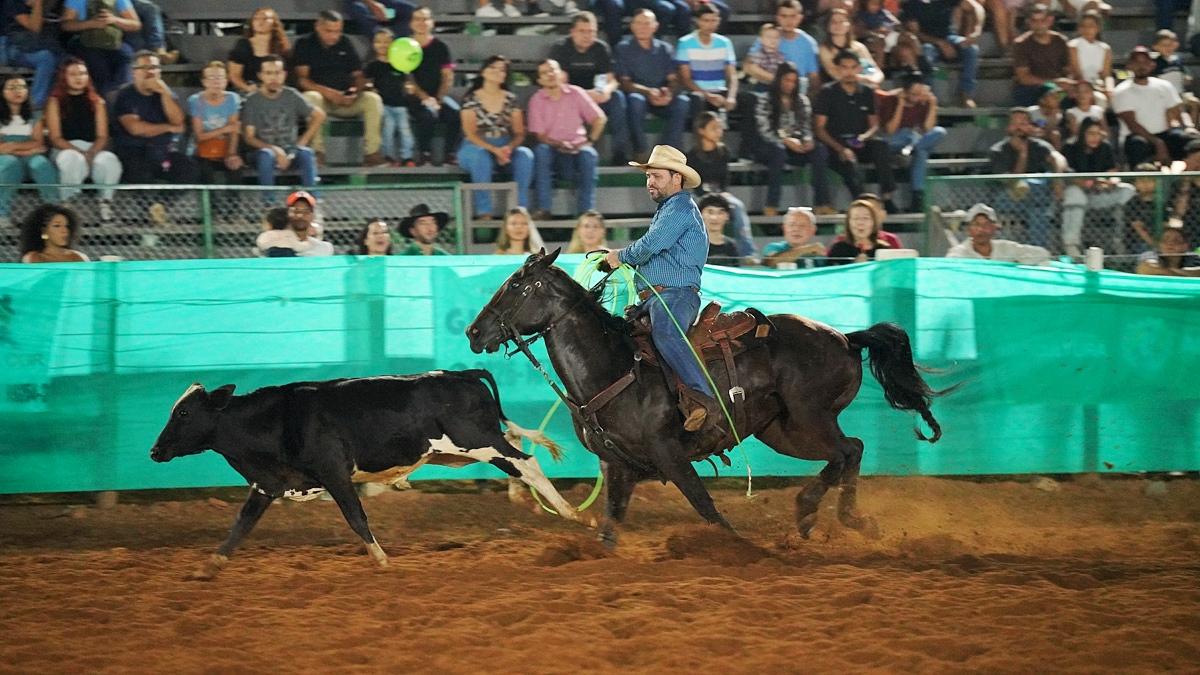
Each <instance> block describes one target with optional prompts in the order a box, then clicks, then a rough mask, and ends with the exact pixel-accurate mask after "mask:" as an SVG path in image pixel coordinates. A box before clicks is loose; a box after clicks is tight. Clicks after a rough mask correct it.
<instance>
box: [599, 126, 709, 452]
mask: <svg viewBox="0 0 1200 675" xmlns="http://www.w3.org/2000/svg"><path fill="white" fill-rule="evenodd" d="M629 166H636V167H637V168H639V169H641V170H642V171H645V172H646V191H647V192H649V193H650V198H651V199H653V200H654V201H656V202H658V209H657V210H655V212H654V219H653V220H651V221H650V229H649V230H648V231H647V232H646V234H644V235H642V237H641V238H640V239H638V240H637V241H635V242H633V243H632V244H630V245H629V246H627V247H625V248H623V249H620V250H616V251H609V252H608V254H607V255H605V257H604V260H605V262H606V263H608V265H609V266H610V267H612V268H616V267H618V266H620V265H621V263H625V264H628V265H631V266H632V267H635V268H637V271H638V273H639V276H638V278H637V285H638V289H639V290H640V291H641V292H640V293H639V294H638V295H639V297H641V299H642V304H643V305H644V306H645V307H646V309H647V310H648V311H649V313H650V326H651V331H652V337H653V339H654V346H655V347H656V348H657V349H658V352H659V354H660V355H661V356H662V358H663V360H664V361H665V362H666V363H667V365H668V366H670V368H671V369H672V370H673V371H675V373H676V374H677V375H679V379H680V380H682V381H683V383H684V385H686V386H687V390H686V391H685V392H683V393H684V396H685V399H687V402H688V403H689V404H690V405H689V407H688V409H689V412H688V416H687V419H686V420H685V422H684V429H686V430H688V431H696V430H697V429H699V428H700V427H701V426H703V425H704V422H705V420H706V419H707V418H708V417H709V416H712V417H716V413H717V412H719V411H720V405H719V404H718V403H717V401H716V400H715V399H714V398H713V393H712V389H711V388H710V387H709V386H708V381H707V380H706V379H705V377H704V370H703V368H702V367H701V365H700V364H699V363H698V362H697V360H696V356H695V355H694V354H693V353H692V350H691V348H690V347H689V346H688V342H687V338H685V337H684V336H683V335H680V333H679V330H678V329H676V328H675V323H674V322H672V321H671V317H672V316H674V317H675V321H677V322H678V323H679V325H680V326H683V327H684V329H686V328H687V327H688V326H691V325H692V323H693V322H695V320H696V315H697V314H698V313H699V311H700V274H701V272H702V271H703V270H704V261H705V259H706V258H707V257H708V233H707V232H706V231H705V229H704V220H703V219H702V218H701V217H700V209H698V208H696V202H694V201H692V195H691V192H689V190H691V189H693V188H695V187H697V186H699V185H700V182H701V181H700V174H699V173H697V172H696V170H695V169H693V168H692V167H690V166H688V165H687V158H686V157H685V156H684V154H683V153H682V152H680V151H679V150H676V149H675V148H673V147H671V146H669V145H658V146H655V147H654V150H653V151H652V152H651V153H650V158H649V159H648V160H647V161H646V163H645V164H640V163H638V162H630V163H629ZM650 286H653V290H651V288H650ZM655 291H657V292H655ZM660 297H661V299H660ZM664 303H666V307H664V306H663V304H664ZM668 310H669V312H670V314H668Z"/></svg>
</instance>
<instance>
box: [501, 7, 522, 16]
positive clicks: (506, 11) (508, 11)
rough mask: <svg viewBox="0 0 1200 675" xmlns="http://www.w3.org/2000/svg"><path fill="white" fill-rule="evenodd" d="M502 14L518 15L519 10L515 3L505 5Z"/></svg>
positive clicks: (519, 13)
mask: <svg viewBox="0 0 1200 675" xmlns="http://www.w3.org/2000/svg"><path fill="white" fill-rule="evenodd" d="M504 16H511V17H518V16H521V10H519V9H517V6H516V5H505V6H504Z"/></svg>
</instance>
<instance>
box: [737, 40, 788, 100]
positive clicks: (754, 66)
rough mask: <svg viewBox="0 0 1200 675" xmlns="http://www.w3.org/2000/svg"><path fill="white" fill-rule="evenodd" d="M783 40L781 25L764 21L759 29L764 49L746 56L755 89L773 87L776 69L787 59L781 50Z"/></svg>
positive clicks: (760, 41)
mask: <svg viewBox="0 0 1200 675" xmlns="http://www.w3.org/2000/svg"><path fill="white" fill-rule="evenodd" d="M782 42H783V33H781V32H780V30H779V26H776V25H775V24H773V23H764V24H763V25H762V27H761V28H759V29H758V43H759V44H760V45H762V49H760V50H758V51H756V52H754V53H752V54H750V55H748V56H747V57H746V68H745V70H746V75H747V76H748V77H749V79H750V82H751V83H752V85H753V86H752V87H751V88H752V89H753V91H755V92H759V93H762V92H765V91H767V90H768V89H770V88H771V82H772V81H774V80H775V71H776V70H779V66H780V65H782V64H783V62H784V61H785V60H786V57H784V55H783V52H781V51H779V45H780V44H781V43H782Z"/></svg>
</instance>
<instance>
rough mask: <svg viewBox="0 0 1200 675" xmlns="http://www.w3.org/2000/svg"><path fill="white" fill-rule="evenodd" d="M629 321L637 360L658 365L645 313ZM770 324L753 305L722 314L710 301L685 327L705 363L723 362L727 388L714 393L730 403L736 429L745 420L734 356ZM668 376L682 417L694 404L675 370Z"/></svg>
mask: <svg viewBox="0 0 1200 675" xmlns="http://www.w3.org/2000/svg"><path fill="white" fill-rule="evenodd" d="M629 321H630V324H631V326H632V329H633V330H632V334H633V338H634V340H635V341H636V343H637V345H638V356H639V358H640V359H641V361H642V362H643V363H645V364H647V365H651V366H656V367H659V368H661V367H662V362H661V360H660V359H659V355H658V350H657V349H655V347H654V341H653V339H651V328H650V315H649V313H648V312H645V311H639V312H636V313H635V314H633V315H631V316H630V317H629ZM773 328H774V326H773V325H772V324H771V321H770V319H768V318H767V317H766V316H764V315H763V313H762V312H760V311H758V310H757V309H754V308H749V309H747V310H745V311H738V312H728V313H724V314H722V313H721V304H720V303H718V302H710V303H708V305H706V306H705V307H704V309H703V310H701V311H700V316H699V318H698V319H697V321H696V324H695V325H694V326H692V327H691V328H689V329H688V331H687V338H688V342H690V343H691V344H692V347H693V348H694V349H695V350H696V353H697V354H699V355H700V358H701V359H702V360H703V361H704V363H705V364H706V365H707V364H718V367H719V364H724V366H725V370H726V373H727V374H728V375H729V391H728V392H717V393H718V396H720V398H721V399H722V400H725V401H726V402H727V403H731V404H732V405H733V417H734V424H735V425H737V427H738V428H739V429H741V428H742V427H743V425H744V424H745V410H744V408H745V403H746V391H745V390H744V389H743V388H742V387H741V386H740V384H739V379H738V373H737V366H736V365H735V364H734V357H735V356H737V355H738V354H741V353H743V352H745V351H746V350H747V349H750V348H751V346H752V345H750V344H748V342H756V341H758V340H762V339H765V338H767V337H768V336H769V335H770V334H771V331H772V329H773ZM754 346H757V345H754ZM671 378H672V381H673V383H674V385H675V387H676V389H677V390H678V391H679V392H680V402H679V408H680V410H681V411H682V412H683V415H684V417H687V416H688V413H689V406H690V405H695V403H694V402H691V403H689V400H688V399H689V396H688V395H689V393H690V392H691V390H690V389H688V388H687V387H686V386H685V385H684V384H683V382H682V381H681V380H680V379H679V376H678V375H676V374H675V373H673V372H672V373H671ZM717 417H722V418H723V416H720V415H709V419H710V420H713V421H715V418H717ZM705 426H708V425H707V424H706V425H705ZM739 433H741V432H739Z"/></svg>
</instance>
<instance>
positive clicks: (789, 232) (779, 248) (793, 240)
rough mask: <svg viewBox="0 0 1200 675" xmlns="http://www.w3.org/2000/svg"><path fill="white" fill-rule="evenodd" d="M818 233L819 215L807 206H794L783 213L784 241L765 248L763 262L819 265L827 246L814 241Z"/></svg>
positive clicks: (768, 265) (773, 265)
mask: <svg viewBox="0 0 1200 675" xmlns="http://www.w3.org/2000/svg"><path fill="white" fill-rule="evenodd" d="M816 235H817V216H816V215H815V214H814V213H813V210H812V209H810V208H808V207H807V206H793V207H791V208H790V209H788V210H787V212H786V213H785V214H784V215H783V241H776V242H771V243H770V244H767V245H766V247H765V248H763V264H764V265H766V266H767V267H776V266H778V265H779V263H781V262H794V263H797V265H798V266H800V267H818V266H819V265H820V263H821V260H820V259H821V258H824V257H825V247H824V246H822V245H821V244H819V243H817V242H815V241H813V237H815V236H816Z"/></svg>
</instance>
